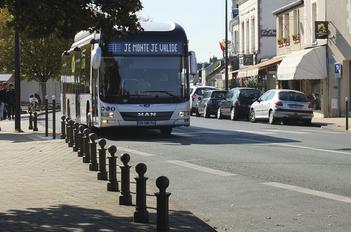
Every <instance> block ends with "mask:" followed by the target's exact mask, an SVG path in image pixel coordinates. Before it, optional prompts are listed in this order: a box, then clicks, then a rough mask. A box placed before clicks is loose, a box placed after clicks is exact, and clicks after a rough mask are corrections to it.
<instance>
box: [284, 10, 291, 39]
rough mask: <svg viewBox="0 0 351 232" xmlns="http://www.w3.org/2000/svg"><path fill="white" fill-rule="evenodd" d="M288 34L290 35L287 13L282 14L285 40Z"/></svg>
mask: <svg viewBox="0 0 351 232" xmlns="http://www.w3.org/2000/svg"><path fill="white" fill-rule="evenodd" d="M289 35H290V28H289V13H286V14H284V31H283V37H284V39H285V40H287V41H286V42H288V40H289Z"/></svg>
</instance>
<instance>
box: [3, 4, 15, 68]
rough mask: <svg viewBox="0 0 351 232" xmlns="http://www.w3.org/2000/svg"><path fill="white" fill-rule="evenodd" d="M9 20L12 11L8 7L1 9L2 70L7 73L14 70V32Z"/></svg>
mask: <svg viewBox="0 0 351 232" xmlns="http://www.w3.org/2000/svg"><path fill="white" fill-rule="evenodd" d="M9 21H11V15H10V13H9V12H8V11H7V10H6V9H0V51H1V52H0V72H5V73H11V72H13V70H14V64H13V50H14V43H13V41H14V32H13V30H11V29H10V28H9V27H8V25H7V23H8V22H9Z"/></svg>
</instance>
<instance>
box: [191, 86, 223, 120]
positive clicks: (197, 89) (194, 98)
mask: <svg viewBox="0 0 351 232" xmlns="http://www.w3.org/2000/svg"><path fill="white" fill-rule="evenodd" d="M207 90H217V88H216V87H213V86H194V87H192V88H191V89H190V107H191V110H190V114H191V115H192V114H194V113H195V114H196V115H200V114H199V112H198V109H197V105H198V103H199V101H201V100H202V98H203V96H204V93H205V91H207Z"/></svg>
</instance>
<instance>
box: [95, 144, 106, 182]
mask: <svg viewBox="0 0 351 232" xmlns="http://www.w3.org/2000/svg"><path fill="white" fill-rule="evenodd" d="M99 146H100V148H99V172H98V174H97V179H98V180H107V171H106V149H105V146H106V140H105V139H100V141H99Z"/></svg>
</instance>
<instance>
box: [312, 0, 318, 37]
mask: <svg viewBox="0 0 351 232" xmlns="http://www.w3.org/2000/svg"><path fill="white" fill-rule="evenodd" d="M316 21H317V3H316V2H314V3H312V27H311V28H312V31H311V34H312V42H314V41H316V35H315V33H314V31H315V22H316Z"/></svg>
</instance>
